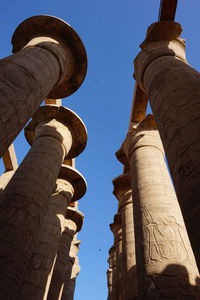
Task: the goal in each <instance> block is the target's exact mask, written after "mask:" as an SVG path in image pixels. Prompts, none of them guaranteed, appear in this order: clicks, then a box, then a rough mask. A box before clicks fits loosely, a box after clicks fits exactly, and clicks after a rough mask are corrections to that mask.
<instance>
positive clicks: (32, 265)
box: [18, 165, 86, 300]
mask: <svg viewBox="0 0 200 300" xmlns="http://www.w3.org/2000/svg"><path fill="white" fill-rule="evenodd" d="M56 184H57V187H56V191H55V193H53V195H52V196H51V197H50V201H49V207H48V213H47V215H46V217H45V219H44V221H43V225H42V228H41V231H40V233H39V235H38V238H37V240H36V243H35V244H34V250H33V253H32V255H31V258H30V260H29V264H28V266H27V269H26V272H25V276H24V279H23V282H22V285H21V287H20V293H19V294H20V295H19V296H18V299H22V300H31V299H34V300H45V299H46V298H47V294H48V290H49V285H50V282H51V277H52V273H53V268H54V264H55V260H56V254H57V250H58V245H59V241H60V237H61V234H62V232H63V231H64V223H65V215H66V211H67V207H68V205H69V203H70V201H77V200H78V199H80V198H81V197H83V195H84V194H85V192H86V182H85V179H84V178H83V176H82V175H81V174H80V173H79V172H78V171H76V170H75V169H73V168H72V167H70V166H66V165H62V167H61V170H60V173H59V176H58V179H57V181H56Z"/></svg>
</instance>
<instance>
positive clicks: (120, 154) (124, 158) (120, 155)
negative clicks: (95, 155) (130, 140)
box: [115, 146, 130, 173]
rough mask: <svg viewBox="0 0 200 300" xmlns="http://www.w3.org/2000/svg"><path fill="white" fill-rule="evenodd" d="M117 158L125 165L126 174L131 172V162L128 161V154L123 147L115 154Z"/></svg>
mask: <svg viewBox="0 0 200 300" xmlns="http://www.w3.org/2000/svg"><path fill="white" fill-rule="evenodd" d="M115 156H116V157H117V159H118V161H119V162H120V163H122V164H123V165H124V172H125V173H128V172H129V171H130V165H129V160H128V158H127V156H126V153H125V152H124V150H123V148H122V146H121V147H120V148H119V150H118V151H117V152H116V153H115Z"/></svg>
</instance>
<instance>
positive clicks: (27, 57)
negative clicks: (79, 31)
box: [0, 42, 68, 156]
mask: <svg viewBox="0 0 200 300" xmlns="http://www.w3.org/2000/svg"><path fill="white" fill-rule="evenodd" d="M42 45H43V47H44V48H43V47H42ZM61 65H62V68H64V70H61ZM65 65H68V63H67V58H66V55H64V50H63V49H62V47H61V46H60V45H57V44H53V43H47V42H46V43H42V44H41V47H32V48H28V49H24V50H22V51H20V52H19V53H16V54H14V55H12V56H9V57H6V58H4V59H2V60H1V61H0V107H1V112H0V135H1V144H0V156H2V155H3V154H4V152H5V151H6V150H7V148H8V147H9V145H10V144H11V143H12V142H13V140H14V139H15V137H16V136H17V135H18V133H19V132H20V131H21V130H22V129H23V127H24V126H25V124H26V123H27V121H28V120H29V118H30V117H31V116H32V115H33V114H34V113H35V111H36V110H37V108H38V107H39V106H40V104H41V103H42V101H43V100H44V99H45V98H46V96H47V95H48V94H49V93H50V91H51V90H52V88H53V87H54V86H55V84H56V83H57V82H58V80H59V78H60V74H61V72H62V71H64V72H66V67H65Z"/></svg>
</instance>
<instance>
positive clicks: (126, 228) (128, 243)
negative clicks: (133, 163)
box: [121, 190, 137, 300]
mask: <svg viewBox="0 0 200 300" xmlns="http://www.w3.org/2000/svg"><path fill="white" fill-rule="evenodd" d="M123 198H124V199H123V200H125V203H124V206H123V207H122V209H121V214H122V251H123V278H124V280H123V299H124V300H133V299H134V298H135V297H136V296H137V278H136V258H135V233H134V224H133V201H132V190H131V191H128V193H126V194H124V195H123ZM126 200H127V201H126Z"/></svg>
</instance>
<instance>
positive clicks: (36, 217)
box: [0, 106, 87, 300]
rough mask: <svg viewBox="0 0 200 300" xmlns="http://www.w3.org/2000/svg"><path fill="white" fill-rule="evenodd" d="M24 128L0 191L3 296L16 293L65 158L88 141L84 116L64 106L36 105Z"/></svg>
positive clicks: (8, 296)
mask: <svg viewBox="0 0 200 300" xmlns="http://www.w3.org/2000/svg"><path fill="white" fill-rule="evenodd" d="M25 133H26V137H27V139H28V141H29V142H30V143H32V142H33V145H32V148H31V149H30V151H29V152H28V154H27V155H26V157H25V159H24V160H23V162H22V163H21V165H20V166H19V167H18V169H17V171H16V172H15V174H14V176H13V177H12V179H11V180H10V182H9V184H8V185H7V187H6V188H5V190H4V191H3V193H2V194H1V195H0V224H1V230H0V286H1V289H0V298H2V299H12V300H13V299H15V295H16V293H17V291H18V287H19V283H20V282H21V280H22V278H23V275H24V271H25V268H26V266H27V263H28V260H29V258H30V255H31V253H32V250H33V244H34V242H35V240H36V237H37V235H38V232H39V230H40V227H41V225H42V222H43V219H44V216H45V215H46V213H47V209H48V200H49V197H50V196H51V195H52V193H53V191H54V190H55V185H56V179H57V177H58V174H59V171H60V167H61V164H62V162H63V160H64V158H65V157H68V158H71V155H72V154H73V155H74V156H77V155H78V154H79V153H81V152H82V151H83V149H84V147H85V145H86V141H87V134H86V129H85V126H84V124H83V122H82V121H81V120H80V118H78V116H77V115H76V114H75V113H73V112H72V111H71V110H69V109H66V108H64V107H56V106H43V107H41V108H40V109H39V110H38V111H37V113H36V114H35V115H34V118H33V120H32V121H31V122H30V123H29V125H28V126H27V127H26V130H25Z"/></svg>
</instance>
